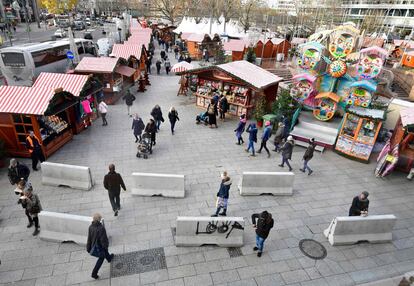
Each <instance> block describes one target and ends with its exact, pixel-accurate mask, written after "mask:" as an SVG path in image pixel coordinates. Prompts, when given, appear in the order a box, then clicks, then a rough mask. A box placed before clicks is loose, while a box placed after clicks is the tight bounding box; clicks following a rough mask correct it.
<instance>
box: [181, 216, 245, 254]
mask: <svg viewBox="0 0 414 286" xmlns="http://www.w3.org/2000/svg"><path fill="white" fill-rule="evenodd" d="M243 233H244V219H243V218H242V217H177V229H176V235H175V245H176V246H202V245H218V246H221V247H238V246H242V245H243Z"/></svg>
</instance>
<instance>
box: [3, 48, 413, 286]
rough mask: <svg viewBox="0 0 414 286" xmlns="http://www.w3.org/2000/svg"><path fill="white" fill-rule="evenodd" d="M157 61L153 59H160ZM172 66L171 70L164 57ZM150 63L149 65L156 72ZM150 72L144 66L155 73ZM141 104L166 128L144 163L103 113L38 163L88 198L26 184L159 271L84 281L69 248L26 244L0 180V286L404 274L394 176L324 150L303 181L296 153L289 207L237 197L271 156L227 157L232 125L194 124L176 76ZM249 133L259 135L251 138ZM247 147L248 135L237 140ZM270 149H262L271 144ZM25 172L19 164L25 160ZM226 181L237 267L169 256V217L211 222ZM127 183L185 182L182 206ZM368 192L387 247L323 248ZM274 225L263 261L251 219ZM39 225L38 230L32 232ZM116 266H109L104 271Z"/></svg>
mask: <svg viewBox="0 0 414 286" xmlns="http://www.w3.org/2000/svg"><path fill="white" fill-rule="evenodd" d="M158 55H159V53H158V51H157V55H156V56H158ZM169 55H170V58H172V64H174V63H175V60H174V59H173V58H174V56H173V54H172V53H170V54H169ZM154 62H155V61H154ZM154 73H155V66H153V74H154ZM150 80H151V84H152V85H151V86H149V87H148V90H147V91H146V92H145V93H136V92H135V90H132V91H134V94H135V95H136V97H137V100H136V101H135V102H134V105H133V107H132V110H133V112H138V113H139V114H140V115H141V116H142V118H143V120H144V121H145V122H147V121H148V120H149V118H150V112H151V109H152V107H153V106H154V105H155V104H159V105H160V106H161V107H162V110H163V114H164V118H165V119H166V122H164V123H163V124H162V125H161V131H160V132H159V133H158V134H157V145H156V146H155V147H154V150H153V151H154V152H153V154H152V155H151V156H150V157H149V159H147V160H142V159H138V158H136V157H135V154H136V144H135V143H134V141H135V138H134V137H133V134H132V130H131V124H132V121H131V118H130V117H129V116H128V115H127V108H126V106H125V103H124V102H123V101H122V100H120V101H119V102H118V103H117V104H116V105H114V106H110V107H109V112H108V115H107V119H108V123H109V125H108V126H101V121H100V119H98V120H97V121H95V122H94V124H93V125H92V126H91V127H90V128H88V130H86V131H84V132H82V133H81V134H80V135H76V136H74V138H73V140H72V141H71V142H69V143H68V144H66V145H65V146H63V147H62V148H61V149H60V150H59V151H58V152H56V153H55V154H54V155H53V156H51V157H50V158H49V159H48V161H50V162H56V163H67V164H75V165H83V166H89V167H90V168H91V171H92V176H93V178H94V180H95V181H96V185H95V186H94V188H93V189H92V190H90V191H80V190H74V189H69V188H58V187H51V186H42V185H41V180H40V172H32V174H31V175H30V180H31V181H32V184H33V187H34V190H35V192H36V193H38V194H39V197H40V199H41V201H42V206H43V208H44V209H45V210H49V211H57V212H65V213H71V214H79V215H87V216H91V215H92V214H94V213H95V212H100V213H101V214H102V215H103V217H104V218H105V225H106V228H107V232H108V234H109V235H110V236H111V239H110V248H109V249H110V252H113V253H115V254H116V255H122V254H126V253H131V252H136V251H142V250H147V249H153V248H160V247H162V248H163V249H164V254H165V259H166V266H167V268H166V269H159V270H156V271H150V272H144V273H138V274H132V275H127V276H119V277H114V278H111V279H110V266H109V264H108V263H107V262H105V263H104V264H103V266H102V268H101V270H100V272H99V275H100V279H99V280H98V281H94V280H93V279H92V278H91V277H90V274H91V271H92V268H93V266H94V264H95V262H96V258H94V257H91V256H89V255H88V253H87V252H86V250H85V248H84V247H81V246H78V245H76V244H73V243H62V244H59V243H52V242H46V241H41V240H39V238H38V237H33V236H32V234H31V233H32V231H33V230H32V229H30V230H28V229H27V228H26V224H27V219H26V217H25V215H24V212H23V210H22V208H21V206H19V205H17V203H16V202H17V196H16V195H15V194H14V192H13V188H12V187H11V186H10V184H9V181H8V179H7V172H6V170H5V169H4V168H3V169H1V170H0V259H1V265H0V285H2V286H5V285H15V286H17V285H30V286H33V285H36V286H40V285H52V286H58V285H99V286H100V285H104V286H105V285H112V286H114V285H122V286H125V285H152V286H154V285H185V286H188V285H197V286H202V285H232V286H234V285H249V286H250V285H258V286H264V285H271V286H275V285H301V286H305V285H330V286H333V285H357V284H359V283H365V282H369V281H374V280H378V279H383V278H388V277H393V276H397V275H399V274H401V273H405V272H408V271H412V270H414V219H413V218H414V191H413V190H414V185H413V183H412V182H409V181H407V180H406V179H405V178H404V174H399V173H395V174H392V175H391V176H389V177H387V178H385V179H377V178H375V177H374V175H373V171H374V169H375V162H374V161H375V158H373V159H372V163H371V164H363V163H359V162H355V161H352V160H349V159H346V158H343V157H341V156H339V155H338V154H336V153H334V152H331V151H326V152H324V153H323V154H320V153H316V154H315V156H314V158H313V159H312V161H310V166H311V167H312V168H313V169H314V173H313V174H312V175H311V176H308V175H305V174H303V173H302V172H299V168H301V167H302V166H301V164H302V160H301V159H302V156H303V153H304V148H301V147H298V146H297V147H295V148H294V151H293V156H292V159H293V160H292V167H293V168H294V172H295V174H296V178H295V183H294V194H293V196H291V197H268V196H266V197H263V196H258V197H241V196H240V195H239V193H238V191H237V183H238V182H239V180H240V177H241V173H242V171H281V170H285V169H282V168H280V167H278V166H277V165H278V164H280V157H279V156H280V155H279V154H277V153H275V152H272V154H271V157H270V158H269V159H268V158H267V156H266V154H258V156H257V157H254V158H252V157H248V156H247V153H246V152H245V151H244V148H245V147H246V146H237V145H235V143H236V137H235V134H234V129H235V128H236V125H237V119H228V120H226V122H224V123H223V122H221V121H218V125H219V127H218V128H217V129H210V128H208V127H206V126H204V125H196V124H195V117H196V115H197V114H198V113H200V111H201V110H200V109H198V108H197V107H196V106H195V103H194V102H195V100H194V98H191V97H184V96H180V97H178V96H176V94H177V90H178V87H179V85H178V80H179V77H177V76H174V75H169V76H167V75H165V72H163V74H161V75H160V76H157V75H151V76H150ZM171 106H175V107H176V109H177V110H178V113H179V117H180V121H178V122H177V124H176V132H175V134H174V135H171V132H170V130H169V123H168V117H167V111H168V110H169V108H170V107H171ZM261 132H262V131H260V132H259V136H260V135H261ZM244 137H245V139H246V134H244ZM270 141H272V140H270ZM23 161H24V162H25V163H27V164H28V165H29V166H30V161H29V160H23ZM109 163H114V164H115V165H116V170H117V171H118V172H120V173H121V174H122V176H123V177H124V181H125V183H126V186H127V192H122V194H121V207H122V209H121V210H120V213H119V216H117V217H114V216H113V213H112V210H111V207H110V203H109V200H108V195H107V191H106V190H105V189H104V188H103V183H102V180H103V176H104V175H105V174H106V173H107V166H108V164H109ZM224 170H227V171H228V173H229V175H230V176H231V177H232V179H233V184H232V186H231V189H230V198H229V208H228V215H231V216H241V217H244V218H245V220H246V225H245V237H244V238H245V244H244V246H243V247H241V251H242V253H243V256H239V257H231V254H230V253H229V252H228V250H227V249H225V248H217V247H213V246H206V247H179V248H177V247H175V246H174V240H173V236H172V232H171V228H172V227H175V226H176V223H175V220H176V217H177V216H178V215H179V216H190V215H191V216H210V215H211V214H213V213H214V211H215V202H216V194H217V191H218V187H219V184H220V173H221V172H222V171H224ZM132 172H156V173H172V174H184V175H186V182H185V189H186V197H185V198H183V199H172V198H161V197H136V196H132V195H131V193H130V192H129V190H130V186H131V185H130V184H131V173H132ZM361 191H369V192H370V196H369V198H370V214H395V215H396V216H397V218H398V220H397V223H396V226H395V228H394V230H393V241H392V242H391V243H385V244H358V245H351V246H337V247H332V246H331V245H330V244H329V243H328V241H327V240H326V238H325V237H324V236H323V234H322V231H323V230H324V229H325V228H327V227H328V226H329V223H330V221H331V220H332V219H333V218H334V217H335V216H338V215H347V213H348V209H349V206H350V204H351V201H352V198H353V197H354V196H355V195H357V194H358V193H359V192H361ZM263 210H267V211H269V212H271V213H272V214H273V217H274V219H275V226H274V228H273V230H272V231H271V233H270V236H269V238H268V239H267V240H266V242H265V249H264V253H263V256H262V257H261V258H258V257H257V256H256V253H254V252H253V250H252V248H253V246H254V243H255V233H254V229H253V227H252V225H251V222H250V218H251V214H252V213H254V212H261V211H263ZM40 225H42V222H41V221H40ZM302 239H314V240H316V241H318V242H320V243H321V244H322V245H323V246H324V247H325V248H326V249H327V257H326V258H325V259H323V260H318V261H317V262H316V263H315V260H313V259H310V258H308V257H306V256H305V255H304V254H303V253H302V252H301V251H300V249H299V241H300V240H302ZM113 266H114V265H113Z"/></svg>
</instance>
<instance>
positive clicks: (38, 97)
mask: <svg viewBox="0 0 414 286" xmlns="http://www.w3.org/2000/svg"><path fill="white" fill-rule="evenodd" d="M54 95H55V91H54V89H53V88H50V87H27V86H0V113H17V114H33V115H43V114H44V113H45V111H46V110H47V108H48V106H49V102H50V100H51V99H52V98H53V96H54Z"/></svg>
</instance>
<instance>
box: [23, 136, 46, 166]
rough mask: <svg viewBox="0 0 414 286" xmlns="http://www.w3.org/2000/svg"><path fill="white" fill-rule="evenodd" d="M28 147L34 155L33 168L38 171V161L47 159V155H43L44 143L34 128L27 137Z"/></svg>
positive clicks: (32, 155)
mask: <svg viewBox="0 0 414 286" xmlns="http://www.w3.org/2000/svg"><path fill="white" fill-rule="evenodd" d="M26 148H27V149H28V150H29V153H30V155H31V157H32V169H33V171H37V163H38V162H39V161H40V163H42V162H43V161H45V155H43V151H42V143H40V140H39V139H38V138H37V137H36V135H35V134H34V132H33V131H32V130H30V131H29V136H27V138H26Z"/></svg>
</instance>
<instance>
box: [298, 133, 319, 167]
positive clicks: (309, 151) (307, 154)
mask: <svg viewBox="0 0 414 286" xmlns="http://www.w3.org/2000/svg"><path fill="white" fill-rule="evenodd" d="M315 148H316V143H315V138H312V139H310V140H309V146H308V148H306V151H305V154H303V168H302V169H300V170H301V171H302V172H303V173H305V172H306V170H308V175H310V174H312V173H313V171H312V169H311V168H310V167H309V166H308V163H309V161H310V160H311V159H312V158H313V153H314V152H315Z"/></svg>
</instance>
